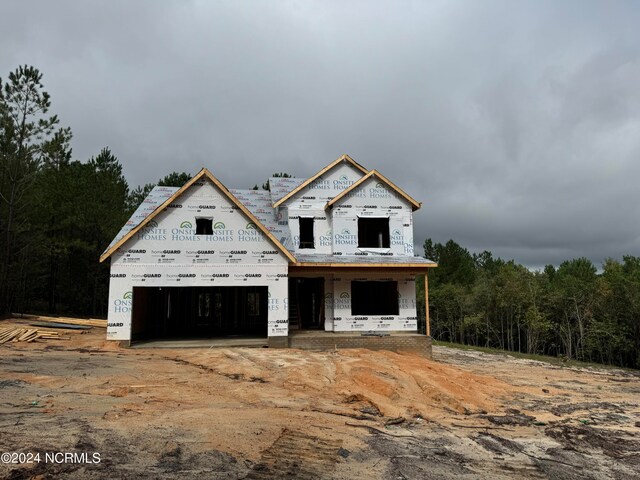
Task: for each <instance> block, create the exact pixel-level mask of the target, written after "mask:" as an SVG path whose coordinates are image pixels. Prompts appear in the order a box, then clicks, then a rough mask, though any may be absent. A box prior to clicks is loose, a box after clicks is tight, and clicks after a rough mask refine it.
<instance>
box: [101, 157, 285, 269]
mask: <svg viewBox="0 0 640 480" xmlns="http://www.w3.org/2000/svg"><path fill="white" fill-rule="evenodd" d="M203 177H205V178H208V179H209V180H211V182H212V183H213V184H214V185H215V186H216V187H218V189H219V190H220V191H221V192H222V194H223V195H225V196H226V197H227V198H228V199H229V200H230V201H231V203H233V204H234V205H235V206H237V207H238V208H239V209H240V211H242V213H244V214H245V215H246V216H247V217H248V218H249V220H251V221H252V222H253V223H255V225H256V227H258V229H259V230H260V231H261V232H262V233H263V234H264V235H265V236H266V237H267V238H268V239H269V240H271V242H272V243H273V244H274V245H275V246H276V247H277V248H278V250H280V251H281V252H282V253H284V255H285V256H286V257H287V258H288V259H289V261H291V262H295V261H296V259H295V257H294V256H293V255H291V252H289V250H287V249H286V248H285V247H284V245H282V244H281V243H280V242H279V241H278V239H277V238H276V237H274V236H273V234H272V233H271V232H269V230H268V229H267V228H266V227H265V226H264V225H263V224H262V222H260V220H258V219H257V218H256V216H255V215H254V214H252V213H251V212H250V211H249V210H248V209H247V207H245V206H244V205H243V204H242V203H240V202H239V201H238V199H237V198H236V197H234V196H233V194H232V193H231V192H230V191H229V189H227V187H225V186H224V185H223V184H222V183H221V182H220V180H218V179H217V178H216V177H214V176H213V174H212V173H211V172H210V171H209V170H207V169H206V168H203V169H202V170H200V171H199V172H198V173H197V174H196V175H195V176H194V177H193V178H192V179H191V180H189V181H188V182H187V183H185V184H184V185H183V186H182V187H180V188H179V189H177V190H176V191H175V192H174V193H173V195H171V196H170V197H169V198H167V199H166V200H165V201H164V202H162V203H161V204H159V205H157V206H156V208H155V210H154V211H153V212H152V213H151V214H149V215H147V216H146V217H145V218H144V219H143V220H142V221H141V222H140V223H138V225H136V226H135V227H133V228H131V230H129V232H128V233H126V234H125V235H124V236H123V237H122V238H120V240H118V241H116V242H115V243H114V242H112V245H111V246H110V247H109V248H107V250H105V252H104V253H103V254H102V255H101V256H100V261H101V262H103V261H105V260H106V259H107V258H109V257H110V256H111V255H112V254H113V252H115V251H116V250H117V249H118V248H119V247H120V246H121V245H123V244H124V243H125V242H126V241H127V240H129V239H130V238H131V237H133V236H134V235H135V234H136V233H137V232H139V231H140V230H141V229H142V228H143V227H144V226H145V225H147V224H148V223H149V222H150V221H151V220H152V219H153V218H154V217H155V216H157V215H158V214H159V213H160V212H162V211H164V209H165V207H167V206H168V205H170V204H171V203H172V202H173V201H174V200H175V199H176V198H178V197H179V196H180V195H182V194H183V193H184V192H185V191H186V190H187V189H188V188H189V187H190V186H191V185H193V184H194V183H195V182H197V181H198V180H200V179H201V178H203ZM132 219H133V217H132Z"/></svg>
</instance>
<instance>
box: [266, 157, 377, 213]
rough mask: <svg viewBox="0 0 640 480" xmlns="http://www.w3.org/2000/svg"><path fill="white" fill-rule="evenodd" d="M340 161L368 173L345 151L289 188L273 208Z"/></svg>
mask: <svg viewBox="0 0 640 480" xmlns="http://www.w3.org/2000/svg"><path fill="white" fill-rule="evenodd" d="M342 162H347V163H349V164H350V165H352V166H353V167H355V168H357V169H358V170H360V171H361V172H362V173H364V174H365V175H366V174H367V173H369V171H368V170H367V169H366V168H364V167H363V166H362V165H360V164H359V163H358V162H356V161H355V160H354V159H353V158H351V157H350V156H349V155H347V154H346V153H345V154H344V155H342V156H341V157H340V158H337V159H336V160H334V161H333V162H331V163H330V164H329V165H327V166H326V167H324V168H323V169H322V170H320V171H319V172H318V173H316V174H315V175H314V176H312V177H311V178H309V179H307V180H305V181H304V182H302V183H301V184H300V185H298V186H297V187H296V188H294V189H293V190H291V191H290V192H289V193H287V194H286V195H285V196H284V197H282V198H281V199H280V200H278V201H277V202H275V203H274V204H273V208H277V207H279V206H280V205H282V204H283V203H284V202H286V201H287V200H289V199H290V198H291V197H293V196H294V195H295V194H296V193H298V192H300V191H301V190H302V189H303V188H305V187H306V186H307V185H309V184H310V183H312V182H313V181H315V180H317V179H318V178H319V177H321V176H322V175H324V174H325V173H327V172H328V171H329V170H331V169H332V168H333V167H335V166H336V165H339V164H340V163H342Z"/></svg>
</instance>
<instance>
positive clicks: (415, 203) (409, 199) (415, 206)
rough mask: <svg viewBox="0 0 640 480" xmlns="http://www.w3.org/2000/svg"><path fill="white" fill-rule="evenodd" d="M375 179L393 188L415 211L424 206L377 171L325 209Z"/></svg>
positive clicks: (348, 189)
mask: <svg viewBox="0 0 640 480" xmlns="http://www.w3.org/2000/svg"><path fill="white" fill-rule="evenodd" d="M373 177H375V178H377V179H378V180H381V181H382V182H383V183H385V184H386V185H387V186H388V187H389V188H391V190H393V191H394V192H396V193H397V194H398V195H400V196H401V197H402V198H404V199H405V200H406V201H407V202H409V203H410V204H411V206H412V208H413V210H417V209H419V208H420V207H421V206H422V202H418V201H417V200H415V199H414V198H413V197H411V196H409V195H407V194H406V193H405V192H403V191H402V190H401V189H400V188H399V187H398V186H396V185H395V184H394V183H393V182H392V181H391V180H389V179H388V178H387V177H385V176H384V175H382V174H381V173H380V172H378V171H377V170H371V171H370V172H369V173H367V174H366V175H365V176H364V177H362V178H361V179H360V180H358V181H357V182H355V183H354V184H353V185H351V186H350V187H349V188H347V189H345V190H343V191H342V192H340V194H339V195H336V196H335V197H333V198H332V199H331V200H329V201H328V202H327V204H326V205H325V208H329V207H333V205H335V204H336V203H337V202H339V201H340V200H342V199H343V198H344V197H345V196H346V195H348V194H349V193H350V192H353V191H355V190H356V189H357V188H359V187H360V186H361V185H363V184H364V182H366V181H367V180H369V179H370V178H373Z"/></svg>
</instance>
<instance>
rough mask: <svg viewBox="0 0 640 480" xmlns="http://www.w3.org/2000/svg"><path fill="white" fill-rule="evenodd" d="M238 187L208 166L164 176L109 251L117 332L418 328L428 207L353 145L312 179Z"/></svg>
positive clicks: (112, 332) (160, 334) (130, 335)
mask: <svg viewBox="0 0 640 480" xmlns="http://www.w3.org/2000/svg"><path fill="white" fill-rule="evenodd" d="M270 187H271V190H270V191H263V190H229V189H227V188H226V187H225V186H224V185H222V184H221V183H220V182H219V180H217V179H216V178H215V177H214V176H213V175H212V174H211V173H210V172H209V171H208V170H206V169H203V170H201V171H200V172H199V173H198V174H197V175H196V176H195V177H194V178H193V179H191V180H190V181H189V182H188V183H187V184H186V185H185V186H183V187H182V188H174V187H155V188H154V189H153V190H152V191H151V192H150V194H149V195H148V197H147V198H146V199H145V200H144V202H143V203H142V204H141V205H140V207H139V208H138V209H137V210H136V212H135V213H134V214H133V215H132V217H131V219H130V220H129V221H128V222H127V224H126V225H125V226H124V227H123V228H122V230H121V231H120V232H119V233H118V235H117V236H116V237H115V238H114V240H113V242H112V243H111V244H110V245H109V247H108V248H107V250H106V251H105V252H104V254H103V255H102V257H101V261H103V260H105V259H106V258H110V259H111V282H110V290H109V321H108V329H107V338H108V339H112V340H124V341H132V340H133V341H135V340H139V339H156V338H191V337H218V336H229V335H248V336H262V337H268V338H272V337H274V338H275V337H286V336H287V335H289V332H290V330H293V329H296V330H297V329H321V330H326V331H335V332H347V331H354V332H364V331H375V332H380V331H387V332H392V331H408V332H415V331H417V328H418V323H417V315H416V292H415V275H416V274H418V273H425V272H426V268H428V267H433V266H435V264H434V263H433V262H431V261H429V260H425V259H423V258H419V257H415V256H414V255H413V219H412V215H413V210H415V209H416V208H418V207H419V206H420V204H419V203H417V202H416V201H415V200H413V199H412V198H411V197H409V196H408V195H406V194H405V193H404V192H402V191H401V190H399V189H398V188H397V187H396V186H395V185H393V184H392V183H391V182H389V181H388V180H387V179H386V178H385V177H383V176H382V175H381V174H379V173H378V172H376V171H371V172H368V171H367V170H366V169H364V168H363V167H362V166H360V165H359V164H357V163H356V162H354V161H353V160H352V159H351V158H350V157H348V156H346V155H344V156H342V157H340V158H339V159H337V160H336V161H335V162H333V163H332V164H330V165H329V166H327V167H326V168H325V169H323V170H321V171H320V172H319V173H318V174H317V175H315V176H313V177H311V178H310V179H307V180H303V179H295V178H272V179H270Z"/></svg>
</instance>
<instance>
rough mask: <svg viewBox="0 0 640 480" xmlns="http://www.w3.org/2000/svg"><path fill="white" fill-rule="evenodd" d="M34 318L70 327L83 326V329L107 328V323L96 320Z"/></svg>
mask: <svg viewBox="0 0 640 480" xmlns="http://www.w3.org/2000/svg"><path fill="white" fill-rule="evenodd" d="M35 318H36V319H38V320H41V321H43V322H58V323H70V324H71V325H84V326H85V327H101V328H107V321H106V320H100V319H97V318H87V319H80V318H69V317H44V316H41V315H39V316H36V317H35Z"/></svg>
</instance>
